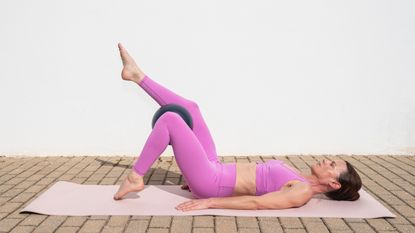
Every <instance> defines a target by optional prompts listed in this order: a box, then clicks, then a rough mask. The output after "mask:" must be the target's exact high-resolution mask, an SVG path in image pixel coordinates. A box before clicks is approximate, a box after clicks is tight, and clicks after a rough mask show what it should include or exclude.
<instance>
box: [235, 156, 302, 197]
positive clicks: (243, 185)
mask: <svg viewBox="0 0 415 233" xmlns="http://www.w3.org/2000/svg"><path fill="white" fill-rule="evenodd" d="M284 165H285V166H287V167H288V168H291V169H292V170H293V171H296V172H298V174H301V172H300V171H299V170H297V169H296V168H294V167H292V166H290V165H288V164H284ZM299 182H301V181H298V180H290V181H288V182H287V183H285V184H284V185H283V187H282V188H281V190H283V189H286V188H290V187H291V186H292V185H293V184H295V183H299ZM242 195H253V196H255V195H256V163H236V184H235V188H234V190H233V196H242Z"/></svg>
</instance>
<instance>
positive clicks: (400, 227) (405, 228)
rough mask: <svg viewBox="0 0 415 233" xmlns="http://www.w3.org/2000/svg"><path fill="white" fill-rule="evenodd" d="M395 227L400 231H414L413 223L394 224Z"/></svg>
mask: <svg viewBox="0 0 415 233" xmlns="http://www.w3.org/2000/svg"><path fill="white" fill-rule="evenodd" d="M395 227H396V228H397V229H398V231H400V232H408V233H409V232H411V233H412V232H415V227H414V226H413V225H406V224H404V225H403V224H396V225H395Z"/></svg>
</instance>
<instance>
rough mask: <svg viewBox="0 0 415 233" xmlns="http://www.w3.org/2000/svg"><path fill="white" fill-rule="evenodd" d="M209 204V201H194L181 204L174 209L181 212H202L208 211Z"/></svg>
mask: <svg viewBox="0 0 415 233" xmlns="http://www.w3.org/2000/svg"><path fill="white" fill-rule="evenodd" d="M210 204H211V200H210V199H195V200H190V201H185V202H183V203H181V204H180V205H178V206H176V209H177V210H181V211H189V210H203V209H209V208H210Z"/></svg>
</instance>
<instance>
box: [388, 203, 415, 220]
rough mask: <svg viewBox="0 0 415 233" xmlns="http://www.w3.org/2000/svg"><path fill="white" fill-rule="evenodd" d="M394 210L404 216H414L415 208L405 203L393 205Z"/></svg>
mask: <svg viewBox="0 0 415 233" xmlns="http://www.w3.org/2000/svg"><path fill="white" fill-rule="evenodd" d="M393 207H394V208H395V210H396V211H398V212H399V213H400V214H401V215H403V216H405V217H415V210H414V209H412V208H411V207H409V206H406V205H398V206H393Z"/></svg>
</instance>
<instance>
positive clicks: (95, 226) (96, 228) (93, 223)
mask: <svg viewBox="0 0 415 233" xmlns="http://www.w3.org/2000/svg"><path fill="white" fill-rule="evenodd" d="M104 224H105V220H90V219H88V220H87V221H86V222H85V224H84V225H83V226H82V227H81V229H80V230H79V232H88V233H92V232H100V231H101V229H102V228H103V226H104Z"/></svg>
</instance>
